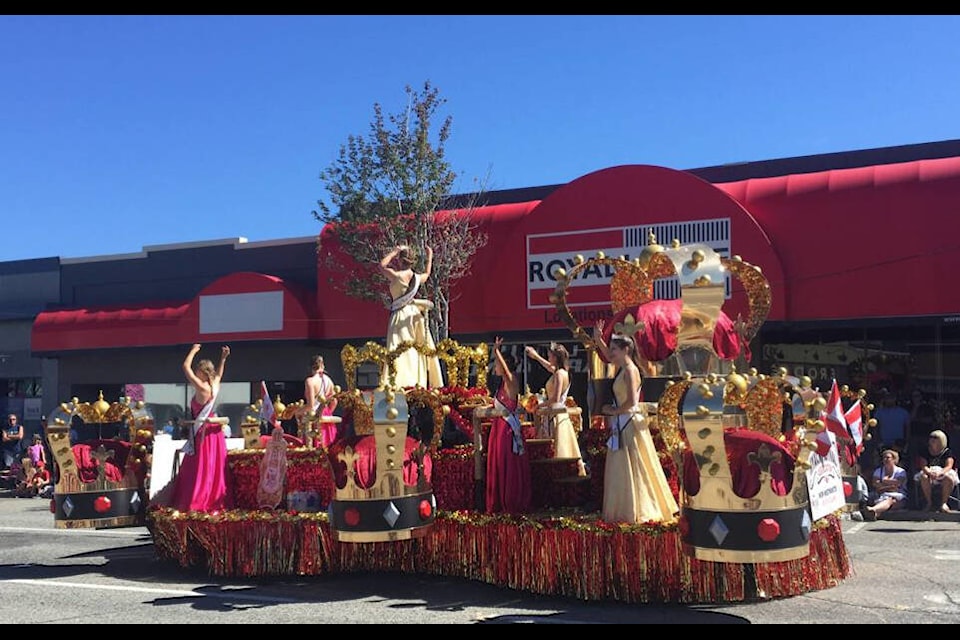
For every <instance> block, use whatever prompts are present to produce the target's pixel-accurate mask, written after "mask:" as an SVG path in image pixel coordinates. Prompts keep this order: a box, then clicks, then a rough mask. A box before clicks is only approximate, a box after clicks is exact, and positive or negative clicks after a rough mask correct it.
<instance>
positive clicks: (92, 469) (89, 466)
mask: <svg viewBox="0 0 960 640" xmlns="http://www.w3.org/2000/svg"><path fill="white" fill-rule="evenodd" d="M101 444H102V445H103V446H104V448H105V449H107V450H108V451H113V457H112V458H109V459H107V460H106V462H104V475H105V477H106V479H107V480H109V481H110V482H120V481H121V480H123V470H124V468H125V467H126V464H127V455H128V454H129V453H130V443H129V442H122V441H120V440H93V441H89V442H83V443H80V444H75V445H73V459H74V461H75V462H76V464H77V476H78V477H79V478H80V482H83V483H88V482H93V481H94V480H96V479H97V468H98V467H99V466H100V463H99V462H98V461H97V459H96V458H94V457H93V456H92V455H91V454H92V453H93V452H94V451H96V450H97V449H98V448H99V447H100V445H101Z"/></svg>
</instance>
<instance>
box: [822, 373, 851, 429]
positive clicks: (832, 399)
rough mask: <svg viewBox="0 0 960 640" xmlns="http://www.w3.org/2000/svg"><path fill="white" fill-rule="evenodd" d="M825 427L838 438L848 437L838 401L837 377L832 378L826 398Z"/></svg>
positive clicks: (840, 404)
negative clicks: (828, 394) (831, 384)
mask: <svg viewBox="0 0 960 640" xmlns="http://www.w3.org/2000/svg"><path fill="white" fill-rule="evenodd" d="M823 421H824V423H825V424H826V425H827V429H828V430H829V431H830V432H831V433H833V435H835V436H836V437H838V438H844V439H846V438H847V437H849V435H850V434H849V433H848V432H847V420H846V418H845V417H844V415H843V404H842V403H841V402H840V388H839V387H838V386H837V379H836V378H834V379H833V386H832V387H830V396H829V397H828V398H827V412H826V415H825V416H824V418H823Z"/></svg>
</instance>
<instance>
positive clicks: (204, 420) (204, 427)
mask: <svg viewBox="0 0 960 640" xmlns="http://www.w3.org/2000/svg"><path fill="white" fill-rule="evenodd" d="M199 351H200V345H199V344H195V345H193V347H191V348H190V352H189V353H188V354H187V357H186V358H185V359H184V361H183V373H184V375H186V377H187V380H188V381H189V382H190V384H191V385H193V397H192V398H191V399H190V414H191V416H192V417H193V419H194V425H193V428H192V429H191V430H190V432H189V434H188V436H187V444H186V445H184V450H185V451H186V453H185V454H184V456H183V461H182V462H181V463H180V470H179V471H178V472H177V476H176V478H175V479H174V489H173V499H172V501H171V502H172V506H173V507H174V508H175V509H178V510H180V511H205V512H211V511H220V510H223V509H229V508H231V507H232V506H233V492H232V491H231V490H230V481H229V476H228V473H227V438H226V435H225V434H224V432H223V425H222V424H220V423H219V422H216V421H209V418H214V417H216V412H215V409H214V407H215V406H216V402H217V396H218V395H219V393H220V382H221V380H222V379H223V373H224V368H225V367H226V363H227V357H228V356H229V355H230V347H227V346H224V347H223V348H222V349H221V352H220V364H219V365H218V366H217V367H216V368H214V366H213V362H212V361H210V360H206V359H204V360H200V361H199V362H197V364H196V366H194V364H193V360H194V358H196V356H197V353H198V352H199ZM198 419H199V420H198ZM197 422H200V424H197Z"/></svg>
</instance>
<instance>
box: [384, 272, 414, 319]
mask: <svg viewBox="0 0 960 640" xmlns="http://www.w3.org/2000/svg"><path fill="white" fill-rule="evenodd" d="M418 291H420V276H419V275H418V274H416V273H414V274H413V278H412V279H411V280H410V286H408V287H407V290H406V291H405V292H404V293H403V295H401V296H400V297H399V298H397V299H396V300H394V301H393V302H391V303H390V311H391V312H393V311H397V310H399V309H402V308H403V307H405V306H407V305H408V304H410V303H411V302H413V299H414V298H415V297H416V296H417V292H418Z"/></svg>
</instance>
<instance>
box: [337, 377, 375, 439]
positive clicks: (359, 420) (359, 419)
mask: <svg viewBox="0 0 960 640" xmlns="http://www.w3.org/2000/svg"><path fill="white" fill-rule="evenodd" d="M334 397H335V398H336V399H337V406H338V407H342V408H343V409H344V410H345V411H348V412H350V414H351V415H352V416H353V418H352V420H353V431H354V433H356V434H357V435H358V436H366V435H371V434H372V433H373V407H371V406H370V405H369V404H367V402H366V401H365V400H364V398H363V394H362V393H360V390H359V389H356V388H355V389H353V391H341V392H340V393H338V394H336V395H335V396H334Z"/></svg>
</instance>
